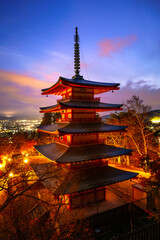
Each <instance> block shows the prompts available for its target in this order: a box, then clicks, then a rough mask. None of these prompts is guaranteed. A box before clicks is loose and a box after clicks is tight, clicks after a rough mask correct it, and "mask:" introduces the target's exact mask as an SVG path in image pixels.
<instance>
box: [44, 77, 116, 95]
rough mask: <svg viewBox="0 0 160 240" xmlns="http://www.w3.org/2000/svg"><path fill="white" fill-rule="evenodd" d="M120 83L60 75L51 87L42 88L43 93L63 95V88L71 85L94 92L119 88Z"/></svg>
mask: <svg viewBox="0 0 160 240" xmlns="http://www.w3.org/2000/svg"><path fill="white" fill-rule="evenodd" d="M118 86H119V83H101V82H94V81H88V80H84V79H67V78H63V77H60V78H59V80H58V81H57V82H56V83H55V84H54V85H53V86H51V87H50V88H46V89H42V93H41V95H49V94H55V95H62V92H63V90H66V89H67V88H69V87H79V88H86V87H87V88H90V89H93V90H94V94H99V93H103V92H108V91H114V90H119V87H118Z"/></svg>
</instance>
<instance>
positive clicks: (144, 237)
mask: <svg viewBox="0 0 160 240" xmlns="http://www.w3.org/2000/svg"><path fill="white" fill-rule="evenodd" d="M159 239H160V222H156V223H151V224H149V225H146V226H143V227H141V228H137V229H135V230H134V231H133V232H128V233H125V234H121V235H119V236H116V237H113V238H112V239H111V240H159Z"/></svg>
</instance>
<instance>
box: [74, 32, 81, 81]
mask: <svg viewBox="0 0 160 240" xmlns="http://www.w3.org/2000/svg"><path fill="white" fill-rule="evenodd" d="M75 30H76V32H75V35H74V41H75V44H74V71H75V75H74V76H73V77H72V78H83V77H82V76H80V75H79V73H80V53H79V36H78V28H77V27H76V28H75Z"/></svg>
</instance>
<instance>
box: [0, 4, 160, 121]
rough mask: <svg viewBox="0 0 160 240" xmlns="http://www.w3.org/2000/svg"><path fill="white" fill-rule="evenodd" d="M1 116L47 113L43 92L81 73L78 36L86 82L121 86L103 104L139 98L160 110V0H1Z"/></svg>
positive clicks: (53, 99) (49, 100)
mask: <svg viewBox="0 0 160 240" xmlns="http://www.w3.org/2000/svg"><path fill="white" fill-rule="evenodd" d="M0 5H1V16H0V22H1V24H0V36H1V37H0V82H1V85H0V116H23V117H29V118H37V117H42V115H40V114H39V107H45V106H49V105H54V104H55V103H56V99H57V97H56V96H49V97H48V98H46V97H45V96H42V95H41V89H43V88H47V87H50V86H51V85H53V84H54V83H55V82H56V81H57V80H58V78H59V76H63V77H68V78H71V77H72V76H73V75H74V63H73V61H74V33H75V27H78V32H79V36H80V56H81V72H80V74H81V75H83V77H84V79H88V80H92V81H99V82H114V83H120V90H119V91H114V93H110V92H109V93H103V94H102V98H101V101H103V102H107V103H125V101H126V100H127V99H130V98H131V97H132V96H133V95H138V96H139V97H140V98H141V99H143V100H144V103H145V104H148V105H151V106H152V109H153V110H155V109H160V66H159V65H160V64H159V63H160V0H81V1H75V0H61V1H59V0H28V1H24V0H23V1H22V0H14V1H13V0H0Z"/></svg>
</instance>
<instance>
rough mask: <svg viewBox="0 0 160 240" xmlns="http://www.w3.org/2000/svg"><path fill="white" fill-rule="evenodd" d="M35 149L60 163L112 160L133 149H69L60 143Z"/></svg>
mask: <svg viewBox="0 0 160 240" xmlns="http://www.w3.org/2000/svg"><path fill="white" fill-rule="evenodd" d="M34 147H35V149H36V150H37V151H38V152H40V153H41V154H42V155H43V156H45V157H46V158H48V159H50V160H52V161H56V162H59V163H74V162H83V161H89V160H96V159H103V158H112V157H116V156H121V155H126V154H129V153H131V152H132V150H131V149H124V148H117V147H113V146H110V145H105V144H92V145H89V144H88V145H83V146H74V147H67V146H65V145H61V144H58V143H51V144H45V145H38V146H34Z"/></svg>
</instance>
